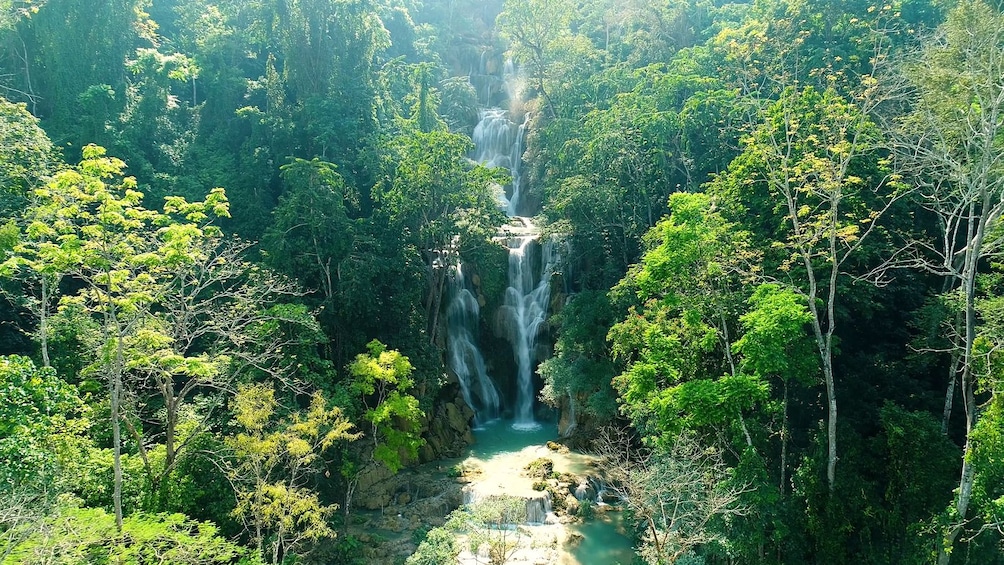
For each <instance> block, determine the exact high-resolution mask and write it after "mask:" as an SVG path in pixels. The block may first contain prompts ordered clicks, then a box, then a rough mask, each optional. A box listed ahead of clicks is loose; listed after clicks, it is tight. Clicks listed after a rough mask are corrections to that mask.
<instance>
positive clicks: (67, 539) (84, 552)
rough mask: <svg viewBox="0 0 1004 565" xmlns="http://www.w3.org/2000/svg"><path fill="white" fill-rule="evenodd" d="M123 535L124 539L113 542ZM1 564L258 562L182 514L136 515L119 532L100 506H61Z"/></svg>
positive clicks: (212, 527) (208, 564)
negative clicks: (123, 541)
mask: <svg viewBox="0 0 1004 565" xmlns="http://www.w3.org/2000/svg"><path fill="white" fill-rule="evenodd" d="M122 535H124V536H126V537H127V539H128V540H129V542H128V543H121V542H118V541H116V540H118V539H119V538H120V536H122ZM3 549H9V550H11V551H10V552H9V554H8V555H6V557H4V558H3V559H0V563H4V564H7V563H10V564H13V563H26V564H28V563H30V564H39V565H40V564H42V563H94V564H101V565H105V564H108V565H110V564H113V563H177V564H178V565H224V564H227V563H234V562H238V561H239V562H241V563H248V564H249V565H254V564H255V563H260V561H259V560H258V559H256V558H255V557H254V556H250V555H247V551H246V550H245V549H243V548H241V547H239V546H238V545H236V544H234V543H232V542H230V541H227V540H226V539H223V538H222V537H221V536H220V535H219V532H218V530H217V528H216V526H215V525H213V524H211V523H209V522H198V521H195V520H191V519H189V518H187V517H185V516H184V515H182V514H152V515H151V514H136V515H133V516H129V517H127V518H126V519H125V520H124V521H123V524H122V528H121V530H119V528H118V526H117V525H116V521H115V518H114V517H113V516H109V515H108V514H107V513H106V512H105V511H104V510H101V509H100V508H81V507H77V506H74V505H72V504H70V505H66V506H63V507H62V508H60V509H59V510H58V512H56V513H54V514H52V515H51V516H48V517H47V518H46V519H45V521H44V523H43V524H42V525H41V527H40V529H39V531H37V532H35V533H34V534H33V535H31V536H30V537H28V539H26V540H25V541H24V542H23V543H21V544H20V545H18V546H17V547H13V548H4V547H3V545H2V544H0V550H3Z"/></svg>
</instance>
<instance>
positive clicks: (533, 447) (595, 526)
mask: <svg viewBox="0 0 1004 565" xmlns="http://www.w3.org/2000/svg"><path fill="white" fill-rule="evenodd" d="M475 437H476V439H477V443H475V444H474V445H473V446H471V448H470V450H469V452H468V455H467V458H466V459H465V460H464V465H465V467H473V468H477V469H478V470H479V471H480V474H479V475H477V478H476V479H475V481H474V482H473V483H471V485H469V487H468V488H467V489H465V494H464V498H465V502H468V503H469V502H475V501H477V500H479V499H482V498H486V497H490V496H495V495H502V494H504V495H509V496H518V497H523V498H526V500H527V522H528V523H529V524H532V525H531V526H529V529H528V531H529V532H531V535H533V536H535V539H555V540H560V542H559V546H560V547H559V550H558V551H557V552H556V553H555V554H554V555H552V556H551V558H552V560H551V561H548V562H552V563H556V564H559V565H616V564H618V563H619V564H621V565H630V564H631V563H632V562H633V558H634V551H633V549H632V543H631V539H630V537H629V536H627V535H626V534H625V531H624V526H623V516H622V515H621V513H620V512H619V511H617V510H610V507H607V511H597V512H596V514H595V516H594V517H593V518H591V519H589V520H586V521H585V522H584V523H581V524H558V523H555V522H556V519H555V517H554V516H553V515H550V516H549V513H550V499H549V498H545V497H544V496H543V495H544V493H541V492H538V491H535V490H533V488H532V483H533V481H532V480H531V479H530V478H529V477H526V476H523V469H524V468H525V467H526V466H527V465H528V464H529V463H530V462H531V461H534V460H535V459H538V458H541V457H546V458H548V459H550V460H551V461H553V463H554V470H555V471H556V472H559V473H571V474H573V475H578V476H585V475H587V474H589V473H591V472H595V471H594V467H593V462H594V461H595V458H594V457H593V456H591V455H586V454H582V453H575V452H555V451H551V450H550V449H548V448H547V446H546V443H547V442H548V440H552V439H555V438H554V431H553V429H545V428H543V427H538V428H535V429H523V430H521V429H520V428H514V427H513V426H511V425H510V423H509V422H505V421H501V420H499V421H495V422H492V423H489V424H487V425H485V426H483V427H482V428H481V429H480V430H478V431H477V432H476V433H475ZM593 490H594V492H595V490H596V489H593ZM592 496H596V495H595V494H592ZM569 534H578V535H577V536H574V537H575V541H572V542H570V541H569V537H570V536H569Z"/></svg>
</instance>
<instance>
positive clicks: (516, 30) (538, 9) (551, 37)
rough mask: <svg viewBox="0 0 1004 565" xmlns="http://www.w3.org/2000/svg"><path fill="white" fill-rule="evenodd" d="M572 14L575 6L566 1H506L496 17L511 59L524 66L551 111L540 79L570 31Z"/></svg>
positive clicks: (550, 103)
mask: <svg viewBox="0 0 1004 565" xmlns="http://www.w3.org/2000/svg"><path fill="white" fill-rule="evenodd" d="M574 15H575V5H574V3H572V2H570V1H568V0H528V1H514V0H509V1H508V2H506V3H505V5H504V6H503V9H502V13H500V14H499V16H498V20H497V25H498V28H499V31H500V33H501V34H502V35H503V37H505V38H507V39H508V40H509V43H510V51H511V53H512V54H513V58H514V59H516V60H517V61H519V62H520V63H524V64H525V65H526V66H527V67H528V69H529V71H530V75H531V76H532V77H533V79H534V82H535V87H536V88H537V91H538V92H539V93H540V95H541V96H543V98H544V100H545V101H547V105H548V107H549V108H550V110H551V112H552V114H553V112H554V107H553V102H552V101H551V98H550V97H549V95H548V92H547V90H546V88H545V83H544V81H545V79H546V77H548V76H549V73H550V72H551V71H550V69H549V66H550V64H551V63H552V62H553V61H554V58H555V52H556V51H558V47H559V46H560V45H562V43H563V42H565V41H567V40H568V38H569V36H570V34H571V32H570V30H569V27H568V26H569V23H571V21H572V18H573V17H574Z"/></svg>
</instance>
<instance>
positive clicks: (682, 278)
mask: <svg viewBox="0 0 1004 565" xmlns="http://www.w3.org/2000/svg"><path fill="white" fill-rule="evenodd" d="M669 202H670V209H671V212H670V215H669V216H668V217H666V218H665V219H663V220H662V221H660V222H659V224H658V225H656V227H655V228H653V229H652V230H651V231H650V232H649V234H648V235H647V236H646V239H647V240H648V243H649V245H650V249H649V251H648V252H647V253H645V255H644V256H643V257H642V260H641V262H640V263H639V264H638V265H637V266H635V267H634V268H633V269H632V270H631V271H630V272H629V273H628V275H627V276H626V277H625V278H624V279H623V280H622V281H621V283H620V284H619V285H618V286H617V287H615V289H614V290H613V291H612V295H613V296H620V297H624V299H630V298H631V295H632V294H633V295H634V298H635V299H636V300H638V301H639V302H640V304H639V305H636V306H634V307H632V308H631V309H630V310H629V312H628V315H627V317H626V318H624V320H622V321H621V322H619V323H617V324H615V325H614V326H613V327H612V328H611V329H610V333H609V335H608V339H609V340H610V341H611V342H612V345H613V347H612V352H613V354H614V356H615V358H617V359H620V360H622V361H624V362H625V364H626V367H625V370H624V372H623V373H621V374H620V375H618V376H617V377H615V378H614V381H613V384H614V388H616V389H617V391H618V393H619V394H620V402H621V411H622V413H624V414H625V415H627V416H628V417H630V418H631V420H632V422H633V423H634V424H635V426H636V427H637V428H638V429H639V430H640V431H642V433H643V434H644V435H645V436H647V437H653V438H658V437H666V436H667V434H668V437H675V435H677V434H679V433H680V432H681V431H682V430H684V429H690V430H691V431H695V430H698V429H702V428H703V429H704V430H708V429H716V430H718V431H719V432H723V431H725V430H730V429H732V430H734V431H736V432H739V433H741V434H742V436H743V438H744V439H745V441H746V443H747V445H751V444H752V439H751V438H750V434H749V431H748V429H747V427H746V424H745V421H744V416H743V412H744V411H749V410H750V409H751V408H753V407H754V406H755V405H756V404H757V403H759V402H762V401H763V400H765V399H766V396H767V386H766V383H764V382H763V381H761V380H760V378H759V377H758V376H756V375H751V374H743V373H741V372H740V371H739V370H738V365H737V363H736V360H735V359H734V357H733V355H732V341H733V339H734V337H735V331H736V328H735V325H736V309H737V307H738V305H739V303H740V302H741V298H740V297H741V292H742V290H741V282H742V281H743V279H744V278H745V276H746V275H745V274H744V273H748V272H749V271H750V269H751V268H752V264H751V261H755V257H756V256H755V254H754V253H752V252H751V250H750V248H749V243H748V241H747V239H748V237H749V234H748V233H747V232H744V231H743V230H741V229H739V227H738V226H736V225H735V224H733V223H731V222H728V221H727V220H726V219H725V218H724V217H723V216H722V215H721V213H720V212H719V211H718V210H717V209H716V205H715V202H714V200H713V199H712V198H710V197H709V196H707V195H705V194H687V193H676V194H674V195H672V196H671V197H670V201H669ZM733 426H735V427H734V428H733Z"/></svg>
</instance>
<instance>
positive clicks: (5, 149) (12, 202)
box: [0, 26, 59, 366]
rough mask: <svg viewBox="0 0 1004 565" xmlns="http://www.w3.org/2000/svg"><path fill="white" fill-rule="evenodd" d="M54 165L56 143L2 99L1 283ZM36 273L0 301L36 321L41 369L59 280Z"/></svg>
mask: <svg viewBox="0 0 1004 565" xmlns="http://www.w3.org/2000/svg"><path fill="white" fill-rule="evenodd" d="M0 27H2V26H0ZM56 166H57V159H56V154H55V150H54V149H53V147H52V142H51V141H49V138H48V136H46V134H45V132H44V131H42V128H41V127H39V124H38V119H36V118H35V117H33V116H32V115H31V114H29V113H28V110H27V108H26V107H25V106H24V104H12V103H10V102H8V101H7V100H5V99H3V98H0V234H3V235H0V279H6V278H8V277H10V276H12V275H15V274H16V273H15V272H13V271H14V269H12V268H11V267H12V265H11V264H7V265H6V266H3V265H2V264H3V263H4V262H5V261H7V259H9V256H8V254H9V253H10V252H12V251H13V248H14V245H15V244H16V243H17V239H18V235H17V232H18V231H19V224H20V222H19V218H20V217H21V216H22V215H23V213H24V210H25V209H26V208H27V206H28V203H29V202H30V199H31V193H32V191H33V190H34V189H35V188H38V187H39V186H41V185H43V184H45V183H46V182H47V181H48V176H49V175H50V174H52V173H53V172H55V169H56ZM36 273H37V274H38V276H34V277H32V276H20V277H16V279H17V280H15V281H14V284H12V285H8V284H0V296H2V297H3V298H4V299H6V301H7V302H9V303H10V305H11V306H12V307H15V308H25V309H26V310H27V311H29V312H30V313H31V314H32V316H34V317H35V318H36V319H37V320H38V329H37V331H35V332H33V333H34V334H35V336H36V339H37V340H38V342H39V345H40V347H41V354H42V364H43V365H44V366H49V364H50V363H49V348H48V335H47V334H48V331H47V329H48V328H47V323H48V319H49V315H50V313H51V312H50V311H51V309H52V307H53V298H54V296H55V294H56V292H55V289H56V287H57V286H58V283H59V275H58V274H57V273H54V272H52V271H51V270H36ZM5 283H6V281H5Z"/></svg>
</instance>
